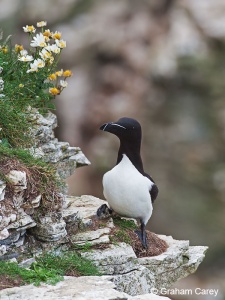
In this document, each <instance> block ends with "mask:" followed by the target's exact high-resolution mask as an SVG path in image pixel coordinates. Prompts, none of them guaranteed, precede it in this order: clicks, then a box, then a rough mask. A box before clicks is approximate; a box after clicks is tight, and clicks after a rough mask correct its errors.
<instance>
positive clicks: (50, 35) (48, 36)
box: [43, 29, 52, 38]
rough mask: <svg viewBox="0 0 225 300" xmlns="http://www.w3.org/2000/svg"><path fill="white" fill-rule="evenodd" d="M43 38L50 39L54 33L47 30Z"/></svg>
mask: <svg viewBox="0 0 225 300" xmlns="http://www.w3.org/2000/svg"><path fill="white" fill-rule="evenodd" d="M43 36H45V37H46V38H50V37H52V32H51V31H50V30H49V29H46V30H45V31H44V32H43Z"/></svg>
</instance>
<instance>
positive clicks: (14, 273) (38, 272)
mask: <svg viewBox="0 0 225 300" xmlns="http://www.w3.org/2000/svg"><path fill="white" fill-rule="evenodd" d="M0 275H4V276H8V277H9V278H11V279H16V278H17V277H20V278H21V279H22V284H30V283H33V284H34V285H40V283H41V282H46V283H49V284H56V283H57V282H59V281H60V280H62V279H63V277H62V276H61V275H59V274H58V273H57V272H56V271H55V270H54V269H53V270H49V269H46V268H42V267H39V266H36V267H34V266H33V267H32V269H25V268H21V267H19V266H18V264H17V263H14V262H4V261H1V262H0Z"/></svg>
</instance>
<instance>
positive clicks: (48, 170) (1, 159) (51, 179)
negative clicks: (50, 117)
mask: <svg viewBox="0 0 225 300" xmlns="http://www.w3.org/2000/svg"><path fill="white" fill-rule="evenodd" d="M0 169H1V172H0V178H1V179H2V180H4V181H6V182H7V183H8V187H9V189H8V191H9V190H10V191H11V190H12V187H11V186H10V182H9V181H8V179H7V177H6V175H7V174H8V173H9V172H10V171H11V170H21V171H25V172H26V175H27V182H28V185H27V189H26V191H25V195H24V197H25V199H27V200H29V195H30V194H32V195H33V196H34V195H38V194H40V193H41V194H42V206H43V207H44V208H47V209H52V208H53V207H54V210H57V208H58V209H59V208H61V196H60V192H59V188H60V186H61V185H62V183H61V182H60V181H59V179H58V178H57V176H56V169H55V168H54V167H53V165H51V164H49V163H45V162H44V161H43V160H41V159H39V158H34V157H33V156H32V155H31V154H30V152H29V151H27V150H24V149H20V148H10V147H7V146H4V144H0ZM6 197H7V193H6Z"/></svg>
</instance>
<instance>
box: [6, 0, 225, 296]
mask: <svg viewBox="0 0 225 300" xmlns="http://www.w3.org/2000/svg"><path fill="white" fill-rule="evenodd" d="M43 20H44V21H47V22H48V26H47V28H50V30H54V31H55V30H58V31H60V32H62V38H63V39H64V40H66V41H67V48H65V49H64V50H63V53H62V56H61V65H60V67H62V68H64V69H67V68H69V69H72V71H73V73H74V76H73V77H72V78H70V79H69V80H68V82H69V86H68V88H67V89H66V90H65V91H63V93H62V95H61V96H60V97H58V98H57V100H56V103H57V112H56V113H57V115H58V120H59V127H58V129H57V131H56V135H57V137H58V138H59V139H60V140H62V141H68V142H70V144H71V145H72V146H80V147H81V148H82V150H83V152H84V153H85V155H86V156H87V157H88V159H89V160H90V161H91V163H92V164H91V166H88V167H85V168H81V169H78V170H77V171H76V172H75V174H74V175H73V176H71V177H70V178H69V179H68V183H69V190H70V193H71V194H74V195H81V194H92V195H94V196H97V197H100V198H103V195H102V184H101V180H102V176H103V174H104V172H106V171H107V170H108V169H110V168H111V167H112V166H113V165H114V164H115V161H116V156H117V149H118V141H117V139H116V137H114V136H112V135H110V134H107V133H104V134H103V133H102V132H100V131H99V130H98V128H99V126H100V125H101V124H103V123H104V122H107V121H116V120H117V119H119V118H120V117H123V116H128V117H133V118H136V119H138V120H139V121H140V122H141V124H142V127H143V134H144V136H143V144H142V155H143V160H144V164H145V166H146V167H145V169H146V172H148V173H150V174H151V176H152V177H153V178H154V180H155V181H156V183H157V185H158V186H159V189H160V193H159V197H158V199H157V201H156V202H155V206H154V213H153V217H152V218H151V220H150V222H149V228H150V229H151V230H152V231H154V232H156V233H161V234H167V235H172V236H173V237H174V238H176V239H188V240H190V243H191V245H207V246H209V250H208V252H207V255H206V258H205V260H204V262H203V263H202V265H201V267H200V268H199V270H198V271H197V273H196V274H195V275H192V276H189V277H188V278H186V279H183V280H181V281H180V282H178V283H177V284H176V287H178V288H179V287H182V288H195V287H204V288H213V289H214V288H219V290H220V292H219V293H220V294H219V295H218V296H217V299H225V296H224V295H225V238H224V236H225V235H224V232H225V217H224V216H225V153H224V152H225V0H217V1H212V0H211V1H210V0H180V1H173V0H108V1H104V0H95V1H94V0H48V1H46V0H39V1H36V0H0V27H1V28H2V29H3V31H4V35H5V37H6V36H7V35H9V34H13V37H12V39H13V42H15V43H23V42H25V40H26V37H27V36H26V34H25V33H23V30H22V26H25V25H36V22H37V21H43ZM170 297H171V296H170ZM199 298H200V299H201V298H202V299H214V298H215V297H210V296H208V297H207V296H202V297H201V296H195V295H192V296H191V297H190V298H188V297H185V296H179V297H177V298H174V299H199Z"/></svg>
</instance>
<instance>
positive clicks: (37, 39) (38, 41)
mask: <svg viewBox="0 0 225 300" xmlns="http://www.w3.org/2000/svg"><path fill="white" fill-rule="evenodd" d="M30 45H31V47H45V46H46V42H45V37H44V35H43V34H42V33H39V34H37V35H36V36H34V38H33V41H31V43H30Z"/></svg>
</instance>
